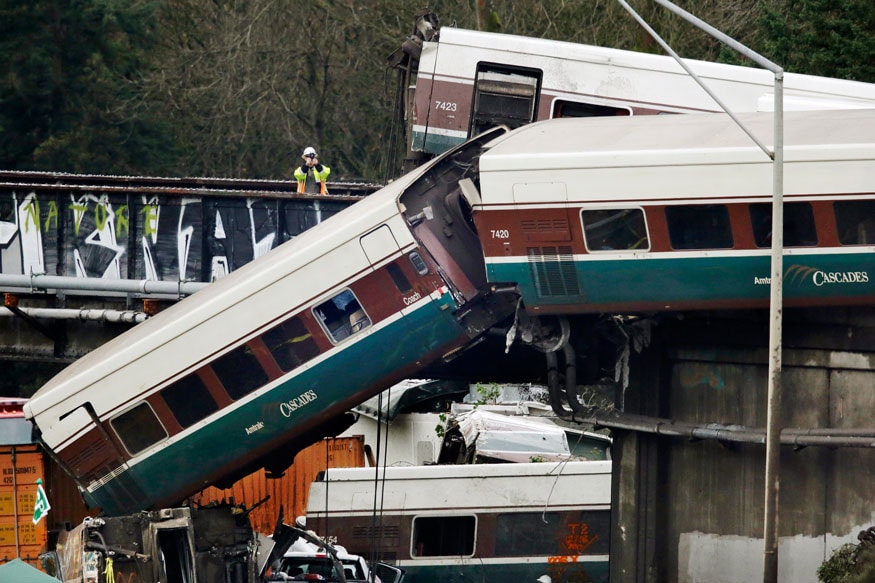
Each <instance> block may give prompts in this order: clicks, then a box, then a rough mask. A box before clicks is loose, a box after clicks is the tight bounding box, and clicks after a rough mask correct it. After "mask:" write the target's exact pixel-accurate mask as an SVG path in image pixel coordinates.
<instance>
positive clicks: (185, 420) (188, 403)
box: [161, 374, 219, 429]
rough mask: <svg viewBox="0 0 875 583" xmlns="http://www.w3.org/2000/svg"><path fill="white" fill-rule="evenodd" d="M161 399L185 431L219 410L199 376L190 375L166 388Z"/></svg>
mask: <svg viewBox="0 0 875 583" xmlns="http://www.w3.org/2000/svg"><path fill="white" fill-rule="evenodd" d="M161 398H162V399H164V402H165V403H167V406H168V407H169V408H170V412H171V413H173V416H174V417H175V418H176V420H177V421H178V422H179V424H180V425H181V426H182V428H183V429H184V428H186V427H191V426H192V425H194V424H195V423H197V422H198V421H200V420H201V419H204V418H205V417H207V416H208V415H211V414H212V413H215V412H216V411H218V410H219V405H218V404H217V403H216V401H215V400H214V399H213V396H212V395H211V394H210V392H209V390H207V387H206V385H204V383H203V381H202V380H201V379H200V377H199V376H198V375H197V374H190V375H188V376H186V377H183V378H181V379H179V380H178V381H176V382H175V383H173V384H172V385H170V386H168V387H166V388H165V389H163V390H162V391H161Z"/></svg>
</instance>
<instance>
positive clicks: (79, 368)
mask: <svg viewBox="0 0 875 583" xmlns="http://www.w3.org/2000/svg"><path fill="white" fill-rule="evenodd" d="M503 131H505V130H504V129H496V130H494V131H493V132H491V133H489V134H484V135H483V136H481V137H480V138H478V139H476V140H472V141H470V142H468V143H466V144H465V145H463V146H462V147H460V148H458V149H456V150H454V151H451V152H448V153H447V155H445V156H442V157H441V158H438V159H435V160H434V161H432V162H429V163H428V164H426V165H424V166H423V167H422V168H420V169H418V170H416V171H414V172H412V173H410V174H408V175H406V176H404V177H402V178H400V179H398V180H396V181H395V182H393V183H392V184H390V185H389V186H387V187H386V188H384V189H382V190H380V191H378V192H376V193H374V194H373V195H371V196H370V197H368V198H367V199H365V200H363V201H361V202H359V203H357V204H355V205H354V206H352V207H350V208H349V209H347V210H345V211H344V212H341V213H339V214H338V215H336V216H334V217H332V218H331V219H329V220H326V221H325V222H323V223H322V224H320V225H318V226H316V227H314V228H312V229H310V230H308V231H306V232H304V233H303V234H301V235H300V236H299V237H297V238H296V239H294V240H292V241H290V242H288V243H286V244H284V245H282V246H280V247H278V248H277V249H275V250H273V251H271V252H270V253H269V254H267V255H266V256H264V257H263V258H261V259H259V260H257V261H254V262H252V263H250V264H248V265H246V266H245V267H244V268H242V269H239V270H237V271H235V272H233V273H232V274H231V275H229V276H227V277H226V278H223V279H222V280H220V281H218V282H216V283H214V284H212V285H211V286H209V287H208V288H206V289H205V290H203V291H200V292H198V293H197V294H196V295H195V296H192V297H191V298H188V299H186V300H183V301H181V302H179V303H178V304H176V305H174V306H172V307H171V308H169V309H168V310H166V311H165V312H162V313H160V314H158V315H157V316H156V317H154V318H152V319H150V320H148V321H146V322H144V323H143V324H141V325H139V326H137V327H136V328H133V329H132V330H130V331H129V332H127V333H125V334H123V335H121V336H119V337H118V338H116V339H115V340H113V341H112V342H109V343H107V344H105V345H104V346H102V347H101V348H99V349H98V350H95V351H94V352H92V353H90V354H89V355H88V356H86V357H84V358H82V359H80V360H78V361H77V362H75V363H73V364H72V365H70V366H69V367H68V368H67V369H65V370H64V371H62V372H61V373H60V374H59V375H58V376H56V377H55V378H54V379H52V380H51V381H50V382H48V383H47V384H46V385H45V386H44V387H42V388H41V389H40V390H39V391H38V392H37V393H36V394H35V395H34V397H33V398H31V399H30V401H29V402H28V403H27V405H26V407H25V414H26V416H27V417H28V418H29V419H30V420H31V421H32V422H33V423H34V425H35V426H36V429H37V430H38V432H39V434H40V439H41V440H42V442H43V444H44V445H45V446H46V449H47V450H48V451H50V452H51V453H52V455H53V456H54V458H55V459H56V460H57V461H58V463H59V464H60V465H61V466H63V467H64V468H65V469H66V471H67V472H68V473H70V474H71V475H72V476H73V477H74V479H75V480H76V481H77V483H78V485H79V487H80V490H81V492H82V494H83V496H84V498H85V500H86V502H87V503H88V504H89V505H90V506H92V507H99V508H100V509H102V510H103V511H104V512H105V513H107V514H110V515H116V514H123V513H130V512H134V511H138V510H141V509H152V508H160V507H164V506H170V505H174V504H177V503H179V502H180V501H181V500H183V499H184V498H185V497H186V496H188V495H190V494H192V493H194V492H196V491H198V490H200V489H202V488H204V487H205V486H207V485H210V484H216V485H219V486H222V485H227V484H230V483H232V482H233V481H234V480H235V479H237V478H238V477H241V476H243V475H246V474H248V473H251V472H252V471H254V470H255V469H257V468H259V467H265V468H266V469H267V470H268V471H269V472H271V473H273V474H281V472H282V471H283V470H284V469H285V468H286V467H288V466H289V465H290V464H291V462H292V460H293V459H294V455H295V453H296V452H297V451H299V450H300V449H301V448H303V447H305V446H306V445H309V444H310V443H312V442H314V441H317V440H318V439H320V438H322V437H323V436H326V435H336V434H337V433H339V432H340V431H342V430H343V429H345V428H346V426H347V425H348V424H349V423H351V419H350V418H349V417H348V416H347V415H346V414H345V412H346V411H348V410H349V409H350V408H351V407H352V406H353V405H355V404H357V403H359V402H361V401H362V400H364V399H366V398H368V397H370V396H371V395H373V394H375V393H377V392H379V391H380V390H382V389H383V388H385V387H386V386H388V385H390V384H392V383H394V382H397V381H398V380H401V379H402V378H405V377H407V376H409V375H411V374H414V373H415V372H416V371H417V370H419V369H420V368H421V367H423V366H425V365H427V364H429V363H431V362H432V361H434V360H437V359H440V358H449V357H451V356H452V355H453V354H455V353H457V352H458V351H459V350H461V349H462V348H464V347H465V345H466V344H467V343H469V342H471V341H472V340H473V339H476V338H477V337H478V336H480V335H481V334H482V333H483V332H484V331H486V330H487V329H488V328H490V327H491V326H493V325H494V324H495V323H496V322H498V321H500V320H502V319H505V318H506V317H508V316H509V315H510V314H512V313H513V309H514V306H515V302H516V296H515V295H514V294H512V293H508V294H504V293H493V291H492V290H491V289H490V288H489V286H488V284H487V282H486V274H485V270H484V266H483V260H482V251H481V249H480V242H479V240H478V239H477V237H476V234H475V233H474V230H473V226H472V224H471V220H470V216H469V215H468V214H466V210H467V208H468V207H466V204H465V203H464V198H463V196H462V194H461V192H460V187H459V182H460V181H461V180H463V179H464V178H466V177H474V175H475V171H476V159H477V156H478V155H479V154H480V150H481V148H482V145H483V144H484V143H485V142H487V141H488V140H489V139H490V138H491V137H494V136H495V135H497V134H500V133H502V132H503ZM338 371H343V374H337V372H338Z"/></svg>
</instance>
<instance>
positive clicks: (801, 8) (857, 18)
mask: <svg viewBox="0 0 875 583" xmlns="http://www.w3.org/2000/svg"><path fill="white" fill-rule="evenodd" d="M762 21H763V28H764V41H763V45H764V47H765V51H766V52H767V53H769V54H770V55H771V57H770V58H771V59H772V60H773V61H775V62H777V63H778V64H780V65H782V66H783V67H784V68H785V69H786V70H788V71H794V72H797V73H808V74H811V75H823V76H827V77H838V78H842V79H853V80H857V81H866V82H869V83H871V82H875V3H873V2H872V1H871V0H787V2H786V3H785V4H783V5H779V6H778V7H773V8H769V9H767V10H766V11H765V12H764V14H763V17H762Z"/></svg>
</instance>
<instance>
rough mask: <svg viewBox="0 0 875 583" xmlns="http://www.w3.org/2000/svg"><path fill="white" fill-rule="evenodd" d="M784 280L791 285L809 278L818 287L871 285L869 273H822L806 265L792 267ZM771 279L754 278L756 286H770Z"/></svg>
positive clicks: (785, 274) (786, 272)
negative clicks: (856, 284)
mask: <svg viewBox="0 0 875 583" xmlns="http://www.w3.org/2000/svg"><path fill="white" fill-rule="evenodd" d="M784 278H785V280H786V281H788V282H790V283H800V284H801V283H805V281H807V280H808V279H809V278H810V279H811V283H813V284H814V285H815V286H817V287H822V286H824V285H833V284H855V283H869V272H868V271H821V270H819V269H815V268H813V267H806V266H804V265H791V266H790V267H789V268H787V271H785V272H784ZM771 283H772V278H771V277H754V278H753V284H754V285H770V284H771Z"/></svg>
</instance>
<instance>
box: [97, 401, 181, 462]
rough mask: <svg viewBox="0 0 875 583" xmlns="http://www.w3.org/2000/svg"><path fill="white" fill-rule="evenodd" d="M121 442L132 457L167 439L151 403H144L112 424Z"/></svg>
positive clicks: (123, 414) (112, 421)
mask: <svg viewBox="0 0 875 583" xmlns="http://www.w3.org/2000/svg"><path fill="white" fill-rule="evenodd" d="M109 423H110V425H112V428H113V430H114V431H115V433H116V435H118V438H119V440H121V442H122V444H123V445H124V446H125V449H126V450H128V453H129V454H131V455H136V454H138V453H140V452H141V451H143V450H144V449H146V448H147V447H150V446H152V445H155V444H156V443H158V442H159V441H161V440H163V439H166V438H167V430H166V429H164V426H163V425H162V424H161V421H159V419H158V416H157V415H155V411H153V410H152V406H151V405H149V403H146V402H142V403H140V404H139V405H137V406H136V407H134V408H133V409H129V410H128V411H125V412H124V413H122V414H121V415H119V416H118V417H116V418H115V419H112V420H111V421H110V422H109Z"/></svg>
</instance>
